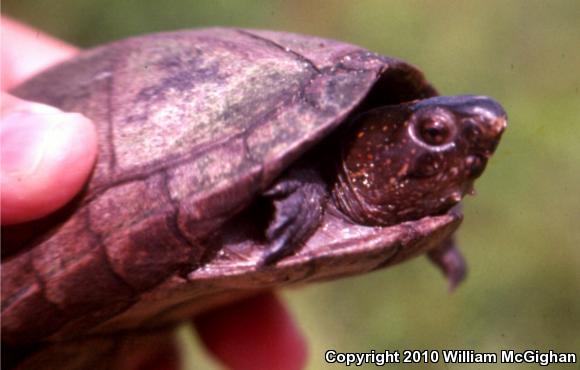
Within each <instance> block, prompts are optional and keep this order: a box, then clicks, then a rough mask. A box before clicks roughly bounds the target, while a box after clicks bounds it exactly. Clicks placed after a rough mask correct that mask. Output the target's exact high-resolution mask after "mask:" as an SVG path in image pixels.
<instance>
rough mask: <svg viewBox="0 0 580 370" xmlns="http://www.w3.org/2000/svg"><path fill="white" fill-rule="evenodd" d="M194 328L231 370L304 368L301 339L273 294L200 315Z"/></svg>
mask: <svg viewBox="0 0 580 370" xmlns="http://www.w3.org/2000/svg"><path fill="white" fill-rule="evenodd" d="M195 326H196V327H197V330H198V332H199V335H200V337H201V340H202V341H203V342H204V344H205V345H206V346H207V348H208V349H209V351H210V352H212V353H213V354H214V355H215V356H216V357H217V358H219V359H220V360H221V361H222V362H223V363H224V364H225V365H226V366H227V367H228V368H230V369H234V370H245V369H252V370H259V369H279V370H296V369H302V368H304V365H305V362H306V356H307V349H306V344H305V341H304V338H303V337H302V335H301V333H300V331H299V330H298V328H297V327H296V325H295V324H294V322H293V320H292V318H291V316H290V314H289V313H288V311H287V310H286V308H285V307H284V306H283V305H282V303H281V302H280V301H279V300H278V299H277V298H276V296H274V295H273V294H272V293H267V294H262V295H259V296H255V297H252V298H249V299H247V300H245V301H242V302H238V303H236V304H232V305H229V306H226V307H223V308H220V309H217V310H214V311H212V312H209V313H207V314H204V315H201V316H199V317H198V318H196V319H195Z"/></svg>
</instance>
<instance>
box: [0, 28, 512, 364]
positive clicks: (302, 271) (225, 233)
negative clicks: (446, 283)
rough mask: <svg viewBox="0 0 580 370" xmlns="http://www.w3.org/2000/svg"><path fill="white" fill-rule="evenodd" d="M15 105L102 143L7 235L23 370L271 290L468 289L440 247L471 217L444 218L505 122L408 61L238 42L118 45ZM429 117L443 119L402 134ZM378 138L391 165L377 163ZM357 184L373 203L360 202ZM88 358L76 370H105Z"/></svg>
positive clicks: (296, 39)
mask: <svg viewBox="0 0 580 370" xmlns="http://www.w3.org/2000/svg"><path fill="white" fill-rule="evenodd" d="M11 93H13V94H14V95H16V96H18V97H21V98H23V99H27V100H32V101H37V102H42V103H46V104H50V105H53V106H56V107H58V108H60V109H62V110H65V111H71V112H81V113H83V114H84V115H86V116H87V117H88V118H90V119H91V120H93V121H94V123H95V125H96V128H97V132H98V141H99V156H98V160H97V163H96V165H95V168H94V172H93V174H92V176H91V179H90V181H89V182H88V183H87V185H86V187H85V189H84V190H83V192H82V193H81V194H80V195H79V196H78V197H77V198H76V199H75V200H73V201H72V202H71V203H70V204H69V205H67V206H66V207H65V208H63V209H62V210H60V211H58V212H57V213H55V214H54V215H51V216H49V217H47V218H45V219H42V220H38V221H35V222H33V223H31V224H28V225H18V226H17V227H7V228H3V236H2V237H3V248H4V246H6V248H5V251H7V252H5V253H3V256H2V272H1V273H2V341H3V343H4V344H5V345H8V346H11V347H13V348H19V347H28V346H34V348H35V349H37V350H38V348H41V349H40V350H38V351H37V352H35V354H34V355H31V356H29V357H28V358H27V359H25V360H24V361H23V362H21V363H20V366H21V368H34V367H36V368H45V367H46V366H49V365H51V364H50V361H49V362H48V363H45V364H44V365H43V361H41V360H39V359H46V358H47V357H48V358H55V357H58V354H56V353H57V352H58V353H61V355H62V353H63V352H62V351H63V349H62V348H65V347H66V346H65V347H63V345H64V344H66V343H70V344H69V346H73V347H74V346H79V345H80V344H79V343H82V340H85V338H91V339H90V340H89V339H86V340H87V341H95V340H96V341H100V342H102V343H109V342H108V341H107V340H106V339H103V338H107V336H109V335H113V336H116V337H117V338H118V335H119V333H137V332H142V331H143V330H151V329H154V328H159V327H167V326H168V325H172V324H174V323H176V322H179V321H180V320H182V319H184V318H188V317H191V315H194V314H197V313H199V312H203V311H205V310H208V309H211V308H212V307H215V306H217V305H220V304H224V303H226V302H229V301H232V300H235V299H239V298H241V297H244V296H248V295H251V294H255V293H256V292H259V291H263V290H265V289H271V288H275V287H279V286H286V285H291V284H296V283H306V282H310V281H317V280H329V279H334V278H338V277H342V276H349V275H353V274H360V273H364V272H368V271H372V270H376V269H379V268H384V267H386V266H390V265H393V264H396V263H399V262H401V261H404V260H407V259H409V258H411V257H414V256H417V255H420V254H423V253H426V252H429V251H431V257H432V259H433V260H434V261H435V262H437V263H438V264H439V265H440V267H442V268H443V270H444V272H446V274H447V275H452V276H453V275H455V276H454V277H453V278H454V279H455V280H457V281H458V280H460V278H461V277H462V275H463V272H464V269H463V265H462V260H461V258H460V256H459V255H458V254H457V251H456V249H455V247H454V245H453V244H452V242H451V236H452V234H453V232H454V231H455V230H456V229H457V227H458V226H459V224H460V222H461V218H462V216H461V212H460V211H459V209H458V208H457V207H455V208H453V206H455V205H456V204H457V203H458V202H459V201H460V200H461V198H462V197H463V195H464V194H466V193H469V192H470V191H471V186H472V183H473V180H474V179H475V178H476V177H478V176H479V175H480V174H481V172H482V171H483V168H484V167H485V162H486V161H487V159H488V158H489V156H491V154H492V153H493V151H494V150H495V147H496V145H497V142H498V140H499V137H500V136H501V132H502V131H503V128H504V127H505V120H506V118H505V112H503V110H502V109H501V107H500V106H499V105H498V104H497V103H495V102H494V101H493V100H491V99H489V98H485V97H475V96H464V97H450V98H444V97H436V96H437V95H438V94H437V92H436V90H435V89H434V88H433V87H432V86H431V85H430V84H429V83H428V82H427V81H426V80H425V78H424V76H423V74H422V73H421V72H420V71H419V70H417V69H416V68H415V67H413V66H411V65H409V64H407V63H406V62H403V61H401V60H399V59H396V58H390V57H386V56H381V55H378V54H375V53H372V52H369V51H367V50H365V49H362V48H360V47H358V46H354V45H349V44H345V43H342V42H337V41H332V40H327V39H322V38H317V37H312V36H303V35H297V34H289V33H281V32H271V31H257V30H245V29H223V28H212V29H199V30H188V31H178V32H167V33H158V34H151V35H145V36H140V37H134V38H129V39H126V40H121V41H117V42H114V43H111V44H108V45H105V46H100V47H96V48H94V49H90V50H87V51H84V52H82V53H81V54H80V55H79V56H77V57H76V58H74V59H72V60H70V61H67V62H65V63H62V64H60V65H58V66H55V67H53V68H51V69H49V70H47V71H45V72H43V73H41V74H39V75H37V76H35V77H33V78H32V79H30V80H28V81H26V82H25V83H23V84H22V85H20V86H18V87H16V88H15V89H14V90H13V91H12V92H11ZM385 109H386V110H385ZM478 109H479V110H478ZM482 110H483V113H482ZM421 114H423V115H424V116H425V117H427V116H429V117H430V119H431V118H433V117H436V119H431V120H430V121H429V122H427V123H420V124H419V125H422V126H420V127H419V128H418V129H415V128H412V127H415V126H413V125H416V124H415V123H413V120H419V121H421V122H424V121H425V119H424V118H425V117H423V118H421ZM446 115H447V116H446ZM389 117H394V118H393V119H389ZM441 117H443V118H441ZM445 117H447V118H445ZM369 120H371V121H372V122H373V123H372V124H367V123H366V122H367V121H369ZM445 120H447V121H450V122H451V121H453V122H452V123H453V125H452V126H449V127H451V129H450V128H449V127H447V126H446V129H447V130H448V131H449V130H455V131H457V132H455V131H453V132H454V133H453V135H451V134H449V135H451V136H453V137H451V136H449V137H450V138H444V139H442V140H448V141H449V142H451V141H453V144H450V147H451V146H452V147H453V148H452V149H453V150H451V149H449V150H447V149H446V150H439V149H437V148H439V146H438V145H439V144H440V143H437V142H436V140H439V139H438V138H437V135H439V134H438V133H437V132H435V131H433V130H432V127H435V128H438V127H439V126H440V125H444V126H445V125H448V123H445V122H447V121H445ZM474 120H475V121H477V120H480V121H481V122H480V121H477V122H475V123H474ZM375 122H376V123H377V124H376V125H375V126H373V125H374V123H375ZM441 122H444V123H441ZM458 122H459V123H458ZM379 123H380V125H379ZM456 123H457V125H456ZM469 125H471V126H473V127H472V128H471V129H469V128H467V127H468V126H469ZM471 126H470V127H471ZM474 127H475V128H474ZM377 130H378V131H381V130H384V131H389V132H392V133H393V135H392V136H390V137H389V139H387V138H386V137H385V136H384V135H383V134H384V133H380V135H379V133H378V131H377ZM417 130H418V131H417ZM458 130H459V131H458ZM469 130H471V131H474V130H475V131H477V132H476V133H475V134H474V133H473V132H470V131H469ZM374 131H377V133H375V132H374ZM422 132H425V133H427V134H425V135H432V136H433V137H432V139H433V140H435V141H434V142H433V143H431V144H433V145H431V147H429V146H428V147H423V146H421V145H423V144H424V143H423V144H421V143H419V144H417V142H415V141H413V140H412V138H411V139H408V138H410V137H411V136H412V135H423V134H421V133H422ZM433 132H435V133H433ZM445 132H447V131H445ZM417 133H418V134H417ZM429 133H430V134H429ZM468 134H469V135H471V136H469V135H468ZM408 135H411V136H408ZM445 135H448V134H445ZM474 135H475V136H477V138H475V136H474ZM455 137H457V138H458V139H457V140H456V139H455ZM389 140H390V142H391V143H392V144H393V145H392V146H391V147H390V148H391V149H393V150H392V151H391V152H390V154H389V153H388V150H387V149H385V151H384V153H386V154H384V156H383V157H381V155H380V154H379V153H378V152H375V151H373V149H372V148H371V149H369V146H373V145H374V147H377V146H380V145H383V144H384V143H387V142H388V141H389ZM408 140H411V141H408ZM381 143H383V144H381ZM395 144H396V145H395ZM435 144H437V145H435ZM385 145H386V144H385ZM387 146H388V145H386V146H385V148H386V147H387ZM395 147H396V148H395ZM435 147H437V148H436V149H433V148H435ZM413 148H414V149H415V151H414V152H413ZM421 148H422V149H421ZM421 150H423V151H422V152H421ZM393 153H395V154H393ZM433 153H435V154H436V155H434V154H433ZM474 153H476V154H474ZM357 158H358V159H357ZM362 158H364V159H362ZM411 158H412V160H411ZM379 159H380V162H379ZM389 160H390V161H391V162H390V163H389ZM395 162H397V163H395ZM404 163H407V165H406V166H405V164H404ZM357 164H358V165H359V168H358V169H355V166H356V165H357ZM360 166H362V168H364V169H363V170H361V167H360ZM377 167H380V168H381V170H380V171H379V172H375V173H373V172H372V171H371V170H370V169H371V168H377ZM405 167H406V169H405V170H403V168H405ZM340 168H342V169H340ZM434 168H435V169H434ZM452 168H455V170H452ZM359 170H360V171H363V172H360V171H359ZM357 171H359V172H357ZM365 171H366V172H365ZM413 171H415V172H413ZM421 171H422V172H421ZM429 171H431V172H429ZM355 173H357V174H356V175H355ZM381 173H385V175H384V176H383V177H381V176H382V175H381ZM438 173H444V174H445V175H444V176H443V175H441V176H439V177H437V178H436V176H435V175H437V174H438ZM450 173H455V174H454V175H450ZM365 174H366V175H365ZM387 174H388V175H387ZM357 176H359V177H357ZM360 176H363V177H365V176H366V179H367V180H368V179H369V176H370V177H372V178H373V179H372V181H371V180H368V181H371V182H372V186H370V187H369V186H366V187H365V186H359V185H353V181H355V182H356V181H359V184H360V183H362V182H360V181H363V180H364V179H363V177H360ZM373 176H374V177H373ZM379 177H380V179H379ZM353 179H359V180H353ZM389 183H391V185H393V186H395V185H396V186H397V189H399V190H400V192H399V193H396V192H395V191H393V190H392V189H390V188H389V186H390V185H388V184H389ZM395 183H396V184H395ZM401 184H407V187H408V188H409V190H410V191H409V192H405V191H402V188H401ZM433 184H436V186H435V187H434V188H433V187H432V186H434V185H433ZM379 185H380V186H381V187H380V189H379ZM404 186H405V185H403V187H404ZM429 186H431V188H430V187H429ZM389 189H390V190H389ZM393 189H394V188H393ZM413 189H415V190H416V191H415V192H413ZM429 189H431V190H429ZM433 189H435V190H433ZM399 190H397V191H399ZM371 193H372V194H371ZM385 194H389V197H386V195H385ZM427 194H430V195H429V196H433V197H432V198H433V199H432V200H429V202H427V201H426V199H427V198H429V196H427ZM435 196H436V197H435ZM435 198H436V199H435ZM354 199H358V200H357V201H356V202H355V201H354ZM361 199H363V201H361ZM369 199H371V200H372V199H374V200H372V201H370V200H369ZM429 199H431V198H429ZM439 199H442V200H439ZM367 200H369V201H367ZM308 201H311V202H312V207H306V206H304V204H306V203H305V202H308ZM355 203H356V204H355ZM387 205H389V206H392V207H397V212H400V214H399V213H397V214H396V215H393V214H392V213H390V212H388V211H386V209H387V208H386V207H387ZM405 212H406V213H405ZM288 225H290V226H288ZM272 250H273V252H271V251H272ZM460 275H461V276H460ZM95 338H96V339H95ZM72 340H74V342H71V341H72ZM79 340H80V342H79ZM54 343H57V344H58V347H57V348H58V349H55V345H54ZM72 343H74V344H72ZM75 348H76V347H75ZM51 351H53V352H51ZM65 352H66V350H65ZM73 352H74V353H82V352H83V351H81V350H79V351H73ZM66 353H67V354H66V356H68V357H71V352H70V351H68V352H66ZM94 353H95V354H93V355H89V354H86V353H84V354H83V356H85V358H84V359H83V360H82V361H81V360H79V361H78V362H77V363H76V365H74V366H73V365H70V368H79V369H81V368H94V367H93V366H95V363H97V362H99V361H100V364H101V365H99V366H105V365H102V364H105V363H106V364H108V365H111V364H110V363H107V362H106V361H105V360H103V358H105V357H106V356H104V357H103V355H102V353H101V355H99V356H100V360H99V359H98V357H99V356H98V355H97V354H98V353H99V351H94ZM107 353H108V352H107ZM49 354H52V355H49ZM50 356H52V357H50ZM62 356H65V355H62ZM75 356H76V355H75ZM75 356H72V357H75ZM79 356H80V355H79ZM77 360H78V359H77ZM63 361H64V360H63ZM71 364H72V360H71ZM79 364H80V365H79ZM108 365H107V366H108ZM43 366H44V367H43ZM63 366H64V368H69V367H67V366H68V365H63ZM75 366H76V367H75Z"/></svg>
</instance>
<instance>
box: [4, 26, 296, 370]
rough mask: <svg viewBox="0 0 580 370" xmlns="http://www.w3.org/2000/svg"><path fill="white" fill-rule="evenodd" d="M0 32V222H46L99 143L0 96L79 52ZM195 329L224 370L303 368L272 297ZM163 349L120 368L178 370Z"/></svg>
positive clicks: (144, 352) (75, 187)
mask: <svg viewBox="0 0 580 370" xmlns="http://www.w3.org/2000/svg"><path fill="white" fill-rule="evenodd" d="M1 27H2V49H1V51H2V52H1V65H2V70H1V73H2V92H1V93H2V96H1V100H0V102H1V121H0V152H1V153H0V154H1V167H0V186H1V192H0V194H1V202H2V203H1V204H2V207H1V222H2V225H15V224H22V223H25V222H27V221H31V220H35V219H38V218H41V217H44V216H47V215H49V214H50V213H51V212H54V211H56V210H57V209H59V208H60V207H62V206H63V205H64V204H66V203H67V202H68V201H70V200H71V199H72V198H73V197H74V196H75V195H76V194H77V193H78V192H79V191H80V190H81V188H82V186H83V185H84V183H85V182H86V180H87V178H88V176H89V175H90V173H91V170H92V166H93V165H94V162H95V158H96V155H97V142H96V140H97V139H96V134H95V130H94V127H93V125H92V123H91V122H90V120H88V119H87V118H86V117H84V116H82V115H80V114H77V113H66V112H61V111H60V110H58V109H56V108H54V107H49V106H46V105H44V104H38V103H32V102H27V101H23V100H21V99H17V98H15V97H13V96H11V95H9V94H7V93H6V92H5V91H7V90H9V89H10V88H11V87H13V86H15V85H17V84H18V83H20V82H21V81H23V80H25V79H26V78H28V77H30V76H31V75H33V74H35V73H37V72H39V71H41V70H43V69H45V68H47V67H49V66H51V65H53V64H55V63H58V62H60V61H63V60H66V59H68V58H70V57H72V56H74V55H75V54H76V53H78V49H76V48H75V47H73V46H71V45H68V44H66V43H63V42H62V41H60V40H56V39H54V38H52V37H50V36H48V35H45V34H42V33H41V32H39V31H37V30H34V29H32V28H30V27H28V26H26V25H23V24H21V23H19V22H16V21H14V20H12V19H9V18H7V17H2V24H1ZM193 323H194V326H195V327H196V329H197V331H198V333H199V336H200V338H201V341H202V343H204V344H205V345H206V347H207V349H208V350H209V352H211V353H212V354H213V355H214V356H216V357H217V358H218V359H219V360H220V361H221V362H222V363H223V364H224V365H225V366H226V367H227V368H230V369H236V370H244V369H274V368H276V369H281V370H295V369H301V368H303V367H304V364H305V362H306V357H307V350H306V344H305V341H304V339H303V337H302V335H301V333H300V331H299V329H298V328H297V326H296V325H295V323H294V321H293V319H292V317H291V315H290V314H289V312H288V311H287V309H286V308H285V306H284V305H283V304H282V303H281V302H280V300H279V299H278V298H277V297H276V296H275V295H274V294H273V293H271V292H270V293H264V294H261V295H259V296H255V297H252V298H249V299H246V300H244V301H242V302H239V303H236V304H232V305H229V306H225V307H222V308H220V309H217V310H214V311H212V312H208V313H205V314H204V315H202V316H199V317H196V318H194V319H193ZM160 342H161V339H160V338H159V339H157V340H155V341H154V342H152V343H149V344H147V343H145V344H143V345H142V346H141V347H140V348H135V349H132V351H133V352H134V353H131V354H127V353H124V356H128V357H130V358H131V359H132V360H131V361H130V365H129V366H125V367H124V368H129V369H131V368H133V369H150V370H153V369H176V368H178V366H179V365H178V363H179V361H178V358H177V351H176V349H175V348H174V347H173V346H172V345H170V344H167V342H164V343H165V344H164V345H160V344H159V343H160ZM170 342H171V341H170ZM170 342H169V343H170Z"/></svg>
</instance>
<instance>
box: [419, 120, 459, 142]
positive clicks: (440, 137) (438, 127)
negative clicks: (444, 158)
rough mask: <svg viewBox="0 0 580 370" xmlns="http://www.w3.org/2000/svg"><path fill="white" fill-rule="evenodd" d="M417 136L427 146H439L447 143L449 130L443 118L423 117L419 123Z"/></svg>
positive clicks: (449, 135)
mask: <svg viewBox="0 0 580 370" xmlns="http://www.w3.org/2000/svg"><path fill="white" fill-rule="evenodd" d="M419 135H420V136H421V139H422V140H423V141H424V142H425V143H427V144H429V145H441V144H444V143H446V142H447V141H449V139H450V137H451V128H450V127H449V123H448V122H447V120H446V119H445V117H437V116H436V117H425V118H422V119H421V120H420V121H419Z"/></svg>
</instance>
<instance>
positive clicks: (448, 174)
mask: <svg viewBox="0 0 580 370" xmlns="http://www.w3.org/2000/svg"><path fill="white" fill-rule="evenodd" d="M506 122H507V117H506V113H505V111H504V110H503V108H502V107H501V105H499V103H497V102H496V101H494V100H493V99H491V98H488V97H483V96H451V97H435V98H430V99H425V100H419V101H414V102H410V103H403V104H399V105H392V106H385V107H381V108H376V109H373V110H370V111H368V112H364V113H362V114H360V115H358V116H357V117H355V118H354V119H353V121H352V123H351V125H350V126H349V129H348V130H347V133H346V134H345V136H344V138H343V144H342V147H341V156H340V161H339V164H338V170H337V177H336V178H337V180H336V181H335V183H334V187H333V198H334V200H335V202H336V204H337V206H338V208H339V209H340V210H341V211H343V212H344V213H345V214H346V215H347V216H348V217H349V218H351V219H352V220H353V221H355V222H358V223H363V224H369V225H391V224H395V223H398V222H403V221H408V220H414V219H418V218H421V217H424V216H429V215H435V214H440V213H444V212H446V211H447V210H449V208H451V207H452V206H454V205H455V204H457V203H458V202H459V201H460V200H461V199H462V198H463V196H464V195H465V194H468V193H471V192H472V190H473V181H474V180H475V179H476V178H478V177H479V176H480V175H481V174H482V172H483V170H484V169H485V166H486V164H487V161H488V159H489V158H490V156H491V155H492V154H493V152H494V151H495V148H496V147H497V144H498V143H499V140H500V137H501V135H502V133H503V131H504V129H505V127H506Z"/></svg>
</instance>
